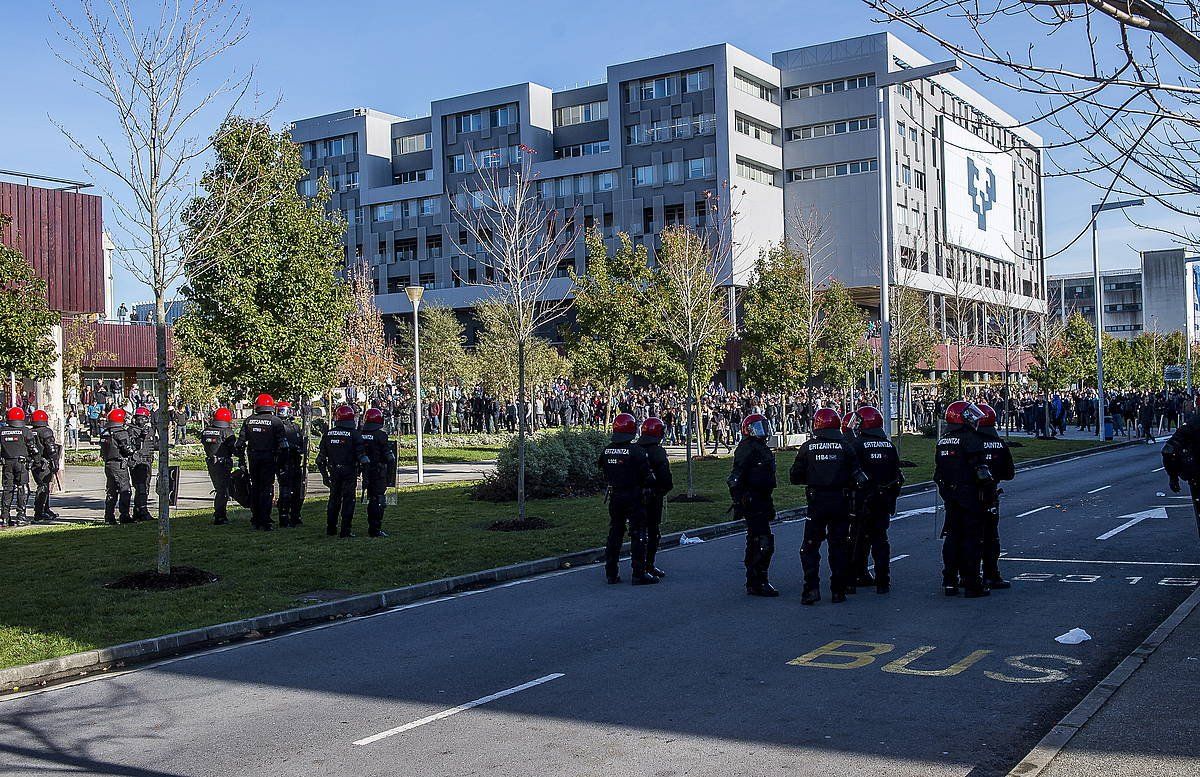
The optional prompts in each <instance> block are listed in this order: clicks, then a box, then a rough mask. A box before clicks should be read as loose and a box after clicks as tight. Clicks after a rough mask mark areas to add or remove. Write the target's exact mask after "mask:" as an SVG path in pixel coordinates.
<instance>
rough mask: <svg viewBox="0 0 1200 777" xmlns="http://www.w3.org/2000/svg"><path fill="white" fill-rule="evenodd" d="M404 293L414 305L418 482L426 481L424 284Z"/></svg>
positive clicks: (414, 375)
mask: <svg viewBox="0 0 1200 777" xmlns="http://www.w3.org/2000/svg"><path fill="white" fill-rule="evenodd" d="M404 293H405V294H407V295H408V301H409V302H411V303H412V306H413V382H414V383H415V384H416V385H415V386H414V388H413V391H414V395H413V398H414V399H415V400H416V406H417V482H418V483H424V482H425V459H424V451H423V450H422V447H421V445H422V442H423V437H422V435H423V433H424V427H425V419H424V410H423V408H422V407H421V402H422V397H421V325H420V321H419V319H420V316H418V315H417V311H418V310H420V308H421V295H422V294H424V293H425V287H424V286H405V287H404Z"/></svg>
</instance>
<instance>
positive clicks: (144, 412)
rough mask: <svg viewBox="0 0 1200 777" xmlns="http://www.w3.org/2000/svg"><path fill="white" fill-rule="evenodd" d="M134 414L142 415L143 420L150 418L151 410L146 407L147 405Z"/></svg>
mask: <svg viewBox="0 0 1200 777" xmlns="http://www.w3.org/2000/svg"><path fill="white" fill-rule="evenodd" d="M133 414H134V415H140V416H141V417H142V418H149V417H150V408H148V407H146V406H145V405H142V406H141V407H139V408H138V409H137V410H134V411H133Z"/></svg>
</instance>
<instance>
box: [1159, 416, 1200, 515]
mask: <svg viewBox="0 0 1200 777" xmlns="http://www.w3.org/2000/svg"><path fill="white" fill-rule="evenodd" d="M1147 428H1150V427H1147ZM1162 460H1163V467H1164V468H1165V469H1166V471H1167V477H1169V478H1170V479H1171V481H1170V482H1171V490H1172V491H1174V492H1175V493H1179V480H1180V478H1182V479H1183V480H1186V481H1187V484H1188V490H1189V491H1190V493H1191V495H1192V511H1193V512H1194V513H1195V515H1196V526H1197V529H1200V492H1198V491H1197V484H1200V412H1197V413H1192V415H1191V417H1190V418H1189V419H1188V420H1187V422H1186V423H1183V424H1180V425H1179V428H1178V429H1176V430H1175V431H1174V433H1172V434H1171V437H1170V439H1169V440H1167V442H1166V444H1165V445H1163V448H1162Z"/></svg>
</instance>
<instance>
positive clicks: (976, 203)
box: [967, 157, 996, 232]
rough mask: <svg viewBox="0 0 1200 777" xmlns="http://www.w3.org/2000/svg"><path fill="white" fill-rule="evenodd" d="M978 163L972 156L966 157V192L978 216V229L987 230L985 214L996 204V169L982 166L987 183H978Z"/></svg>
mask: <svg viewBox="0 0 1200 777" xmlns="http://www.w3.org/2000/svg"><path fill="white" fill-rule="evenodd" d="M979 173H980V171H979V165H977V164H975V159H974V158H973V157H967V193H968V194H970V195H971V209H972V210H974V211H975V215H976V216H977V217H978V218H979V229H980V231H981V232H987V214H988V211H990V210H991V209H992V206H993V205H995V204H996V171H995V170H993V169H992V168H990V167H985V168H984V173H985V174H986V175H987V183H986V184H984V185H982V186H981V185H980V180H979V178H980V175H979Z"/></svg>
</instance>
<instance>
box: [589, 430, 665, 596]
mask: <svg viewBox="0 0 1200 777" xmlns="http://www.w3.org/2000/svg"><path fill="white" fill-rule="evenodd" d="M600 469H602V470H603V471H604V477H605V478H606V479H607V480H608V540H607V542H605V544H604V574H605V575H606V576H607V577H608V582H610V583H616V582H619V581H620V579H621V578H620V570H619V568H618V562H619V560H620V556H621V543H622V541H623V540H624V539H625V527H626V524H628V526H629V553H630V556H631V559H630V560H631V562H632V566H633V583H634V585H643V584H646V583H657V582H658V578H657V577H653V576H651V575H647V574H646V546H647V543H648V542H649V531H648V530H647V527H646V507H645V504H644V502H643V500H644V492H645V491H646V490H647V489H649V488H652V487H653V485H654V473H653V472H652V471H651V469H650V458H649V457H648V456H647V455H646V450H645V449H644V448H643V447H642V446H640V445H634V444H633V435H632V434H617V433H614V434H613V436H612V439H611V440H609V443H608V445H607V446H605V448H604V451H603V453H601V454H600Z"/></svg>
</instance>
